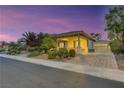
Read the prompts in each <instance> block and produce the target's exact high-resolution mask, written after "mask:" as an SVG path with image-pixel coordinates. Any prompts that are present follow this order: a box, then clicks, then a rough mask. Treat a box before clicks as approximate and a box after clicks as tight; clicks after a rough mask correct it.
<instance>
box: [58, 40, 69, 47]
mask: <svg viewBox="0 0 124 93" xmlns="http://www.w3.org/2000/svg"><path fill="white" fill-rule="evenodd" d="M59 48H67V41H60V42H59Z"/></svg>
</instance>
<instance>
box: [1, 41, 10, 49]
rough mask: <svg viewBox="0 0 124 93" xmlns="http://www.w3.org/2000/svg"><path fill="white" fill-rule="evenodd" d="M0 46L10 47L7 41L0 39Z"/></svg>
mask: <svg viewBox="0 0 124 93" xmlns="http://www.w3.org/2000/svg"><path fill="white" fill-rule="evenodd" d="M0 47H2V48H7V47H8V43H7V42H5V41H0Z"/></svg>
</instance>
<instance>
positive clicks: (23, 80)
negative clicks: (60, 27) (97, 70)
mask: <svg viewBox="0 0 124 93" xmlns="http://www.w3.org/2000/svg"><path fill="white" fill-rule="evenodd" d="M115 74H116V73H115ZM0 87H1V88H112V87H115V88H116V87H117V88H118V87H120V88H124V83H122V82H118V81H113V80H108V79H103V78H98V77H94V76H90V75H86V74H81V73H76V72H71V71H66V70H61V69H56V68H51V67H47V66H42V65H37V64H32V63H26V62H21V61H17V60H12V59H7V58H2V57H0Z"/></svg>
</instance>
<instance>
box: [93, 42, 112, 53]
mask: <svg viewBox="0 0 124 93" xmlns="http://www.w3.org/2000/svg"><path fill="white" fill-rule="evenodd" d="M109 42H110V41H108V40H99V41H96V42H95V43H94V48H95V52H96V53H109V52H111V49H110V46H109Z"/></svg>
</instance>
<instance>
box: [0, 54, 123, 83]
mask: <svg viewBox="0 0 124 93" xmlns="http://www.w3.org/2000/svg"><path fill="white" fill-rule="evenodd" d="M0 57H4V58H10V59H15V60H19V61H23V62H28V63H33V64H38V65H44V66H48V67H53V68H57V69H63V70H67V71H73V72H78V73H82V74H87V75H91V76H96V77H100V78H104V79H110V80H115V81H120V82H124V71H121V70H118V69H108V68H100V67H91V66H86V65H85V66H84V65H77V64H71V63H63V62H55V61H50V60H43V59H33V58H26V57H20V56H11V55H6V54H0Z"/></svg>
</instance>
